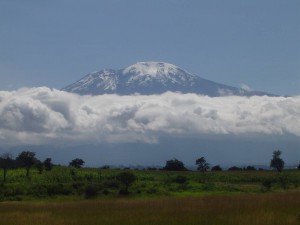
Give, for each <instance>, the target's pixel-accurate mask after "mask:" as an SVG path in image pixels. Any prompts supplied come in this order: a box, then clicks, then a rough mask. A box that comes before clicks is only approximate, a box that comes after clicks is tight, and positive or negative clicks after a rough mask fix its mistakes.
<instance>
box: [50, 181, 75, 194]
mask: <svg viewBox="0 0 300 225" xmlns="http://www.w3.org/2000/svg"><path fill="white" fill-rule="evenodd" d="M47 193H48V195H69V194H71V193H72V187H71V186H69V185H64V184H61V183H56V184H49V185H48V186H47Z"/></svg>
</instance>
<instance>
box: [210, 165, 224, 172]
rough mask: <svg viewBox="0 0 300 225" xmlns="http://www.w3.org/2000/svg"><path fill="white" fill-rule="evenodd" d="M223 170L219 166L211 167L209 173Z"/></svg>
mask: <svg viewBox="0 0 300 225" xmlns="http://www.w3.org/2000/svg"><path fill="white" fill-rule="evenodd" d="M222 170H223V169H222V167H221V166H220V165H216V166H213V167H212V168H211V171H222Z"/></svg>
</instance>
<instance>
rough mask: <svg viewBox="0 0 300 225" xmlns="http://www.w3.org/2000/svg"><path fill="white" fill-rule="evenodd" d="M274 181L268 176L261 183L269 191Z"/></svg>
mask: <svg viewBox="0 0 300 225" xmlns="http://www.w3.org/2000/svg"><path fill="white" fill-rule="evenodd" d="M273 182H274V181H273V179H271V178H268V179H264V180H263V181H262V182H261V184H262V185H263V187H264V188H265V189H266V190H267V191H269V190H270V189H271V187H272V184H273Z"/></svg>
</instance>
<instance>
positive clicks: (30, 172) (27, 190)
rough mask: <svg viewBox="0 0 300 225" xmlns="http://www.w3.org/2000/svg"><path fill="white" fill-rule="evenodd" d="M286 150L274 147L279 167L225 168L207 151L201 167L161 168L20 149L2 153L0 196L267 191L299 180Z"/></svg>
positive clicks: (170, 162)
mask: <svg viewBox="0 0 300 225" xmlns="http://www.w3.org/2000/svg"><path fill="white" fill-rule="evenodd" d="M280 154H281V151H274V152H273V158H272V159H271V162H270V166H271V167H273V168H275V169H276V171H257V170H256V168H254V167H252V166H248V167H245V168H239V167H231V168H229V169H228V171H222V168H221V167H220V166H218V165H217V166H213V167H212V169H211V171H208V170H209V168H210V166H209V164H208V163H207V162H206V160H205V158H204V157H201V158H199V159H197V160H196V165H197V167H198V168H197V169H198V171H188V170H187V169H186V168H185V166H184V164H183V162H181V161H179V160H178V159H172V160H168V161H166V165H165V166H164V167H163V168H162V169H161V170H157V169H156V168H148V169H145V170H130V169H125V170H120V169H109V167H107V166H105V167H102V168H82V166H83V165H84V161H83V160H82V159H78V158H76V159H74V160H72V161H71V162H70V164H69V167H67V166H54V165H53V164H52V162H51V158H47V159H46V160H45V161H43V162H42V161H40V160H38V159H37V158H35V153H34V152H29V151H25V152H21V153H20V154H19V155H18V157H17V158H16V159H15V160H13V159H12V157H10V156H9V155H7V154H6V155H4V156H2V157H0V167H1V168H2V169H3V178H2V183H1V186H0V201H7V200H26V199H43V198H48V199H49V198H56V197H61V196H68V197H72V198H74V197H75V198H78V199H79V198H97V197H101V196H103V197H104V196H105V197H116V196H120V195H131V196H134V197H145V196H152V197H153V196H179V195H181V196H184V195H205V194H212V193H262V192H271V191H281V190H288V189H293V190H297V189H299V186H300V171H299V170H283V168H284V162H283V160H282V159H281V158H280Z"/></svg>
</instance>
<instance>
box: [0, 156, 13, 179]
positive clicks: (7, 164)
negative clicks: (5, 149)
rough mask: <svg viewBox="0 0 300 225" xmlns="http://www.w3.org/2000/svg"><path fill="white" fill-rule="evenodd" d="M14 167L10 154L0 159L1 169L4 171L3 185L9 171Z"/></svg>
mask: <svg viewBox="0 0 300 225" xmlns="http://www.w3.org/2000/svg"><path fill="white" fill-rule="evenodd" d="M13 166H14V160H13V158H12V156H11V155H10V154H9V153H4V154H3V155H2V156H1V157H0V168H1V169H3V183H4V182H5V181H6V175H7V171H8V170H9V169H11V168H13Z"/></svg>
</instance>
